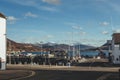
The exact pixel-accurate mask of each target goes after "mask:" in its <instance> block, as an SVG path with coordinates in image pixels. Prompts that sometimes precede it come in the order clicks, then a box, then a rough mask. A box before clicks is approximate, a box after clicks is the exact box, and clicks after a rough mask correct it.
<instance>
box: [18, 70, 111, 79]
mask: <svg viewBox="0 0 120 80" xmlns="http://www.w3.org/2000/svg"><path fill="white" fill-rule="evenodd" d="M107 74H111V73H110V72H99V71H61V70H35V75H34V76H32V77H29V78H24V79H19V80H99V78H101V77H105V75H107Z"/></svg>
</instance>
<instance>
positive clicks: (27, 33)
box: [0, 0, 120, 46]
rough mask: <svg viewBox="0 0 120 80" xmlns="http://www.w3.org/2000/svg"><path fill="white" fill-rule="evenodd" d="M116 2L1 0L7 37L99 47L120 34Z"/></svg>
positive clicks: (107, 0) (31, 41)
mask: <svg viewBox="0 0 120 80" xmlns="http://www.w3.org/2000/svg"><path fill="white" fill-rule="evenodd" d="M119 4H120V1H119V0H0V12H2V13H3V14H4V15H6V17H7V37H8V38H10V39H12V40H14V41H16V42H23V43H36V42H41V41H43V42H57V43H67V44H71V43H76V42H79V43H83V44H89V45H94V46H100V45H102V44H104V43H105V42H106V40H109V39H111V35H112V33H113V32H120V22H119V21H120V5H119Z"/></svg>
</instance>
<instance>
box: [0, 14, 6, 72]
mask: <svg viewBox="0 0 120 80" xmlns="http://www.w3.org/2000/svg"><path fill="white" fill-rule="evenodd" d="M0 59H1V65H0V66H1V68H0V69H1V70H5V69H6V17H5V16H4V15H3V14H1V13H0Z"/></svg>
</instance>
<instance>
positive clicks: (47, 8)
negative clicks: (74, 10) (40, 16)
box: [40, 6, 58, 12]
mask: <svg viewBox="0 0 120 80" xmlns="http://www.w3.org/2000/svg"><path fill="white" fill-rule="evenodd" d="M40 9H42V10H46V11H52V12H54V11H55V12H57V11H58V10H57V9H56V8H55V7H48V6H41V7H40Z"/></svg>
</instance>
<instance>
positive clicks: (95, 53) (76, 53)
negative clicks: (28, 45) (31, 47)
mask: <svg viewBox="0 0 120 80" xmlns="http://www.w3.org/2000/svg"><path fill="white" fill-rule="evenodd" d="M103 52H104V53H105V54H106V56H108V51H103ZM28 53H32V54H38V55H39V54H49V52H22V54H28ZM98 53H99V51H81V52H80V55H83V56H86V55H87V56H97V55H98ZM75 55H79V52H74V53H73V52H72V51H71V52H68V56H75Z"/></svg>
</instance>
